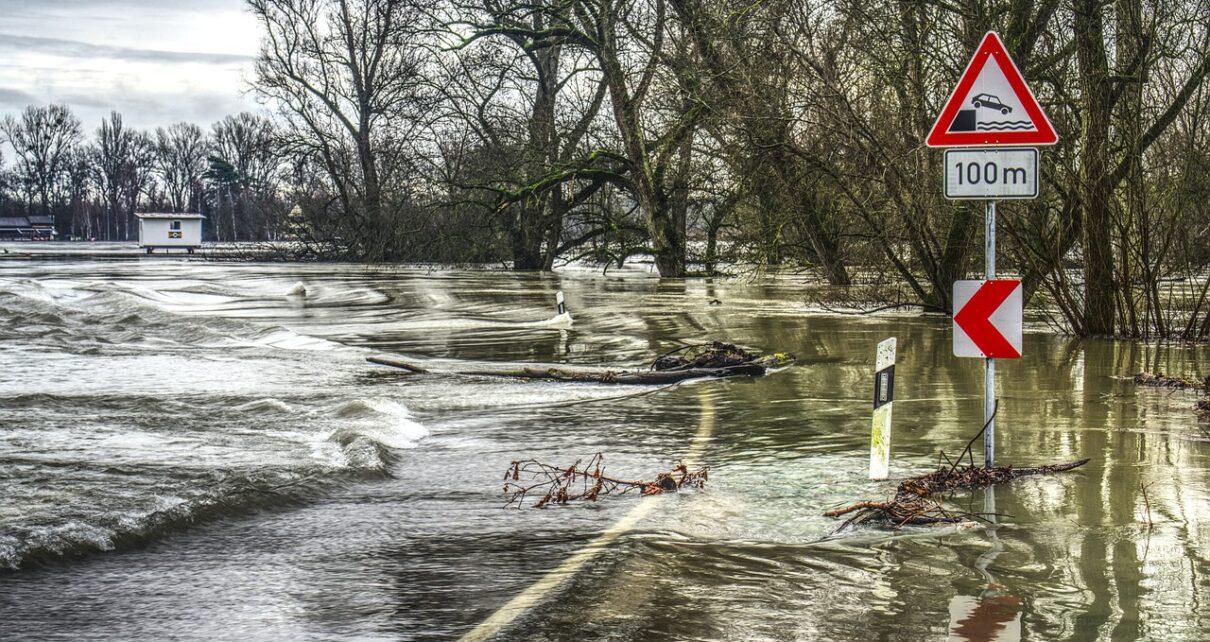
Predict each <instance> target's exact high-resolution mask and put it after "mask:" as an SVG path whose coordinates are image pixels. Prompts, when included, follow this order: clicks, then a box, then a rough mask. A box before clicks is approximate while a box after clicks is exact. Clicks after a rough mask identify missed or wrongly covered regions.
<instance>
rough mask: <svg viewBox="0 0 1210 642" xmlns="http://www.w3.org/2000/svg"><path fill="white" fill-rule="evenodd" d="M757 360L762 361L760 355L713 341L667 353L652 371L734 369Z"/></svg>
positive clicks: (652, 365) (654, 364)
mask: <svg viewBox="0 0 1210 642" xmlns="http://www.w3.org/2000/svg"><path fill="white" fill-rule="evenodd" d="M757 359H760V355H759V354H756V353H754V352H748V351H747V350H744V349H743V348H741V347H739V346H737V345H735V344H733V343H723V342H722V341H711V342H710V343H705V344H699V345H688V346H683V347H680V348H677V349H676V350H672V351H670V352H665V353H664V354H662V355H660V357H659V358H658V359H656V360H655V361H654V362H653V363H652V364H651V369H652V370H656V371H658V372H669V371H675V370H693V369H697V368H732V367H735V366H739V365H743V364H746V363H753V362H755V361H756V360H757Z"/></svg>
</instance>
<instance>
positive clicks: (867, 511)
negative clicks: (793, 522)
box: [824, 404, 1089, 532]
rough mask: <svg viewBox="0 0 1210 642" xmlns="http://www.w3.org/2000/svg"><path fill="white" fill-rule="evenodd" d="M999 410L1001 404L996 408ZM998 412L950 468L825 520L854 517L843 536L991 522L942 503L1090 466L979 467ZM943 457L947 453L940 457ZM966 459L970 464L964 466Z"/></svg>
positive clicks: (835, 512)
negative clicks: (980, 448)
mask: <svg viewBox="0 0 1210 642" xmlns="http://www.w3.org/2000/svg"><path fill="white" fill-rule="evenodd" d="M996 410H999V404H997V406H996ZM995 417H996V412H995V411H993V412H992V416H991V418H990V419H988V421H987V423H985V424H983V429H982V430H980V431H979V432H977V433H975V436H974V437H971V440H970V441H968V442H966V448H964V449H963V450H962V452H961V453H959V455H958V459H957V461H949V462H947V463H949V466H948V467H946V466H938V468H937V470H934V471H933V472H931V473H926V474H924V475H917V476H916V477H909V478H907V479H905V480H903V481H902V482H900V483H899V486H898V487H896V488H895V495H894V497H892V498H891V499H890V500H888V501H885V502H876V501H863V502H857V503H855V504H851V505H849V506H845V507H843V508H836V509H833V510H830V511H828V512H826V513H824V516H825V517H840V516H842V515H848V514H850V513H854V515H853V516H852V517H850V518H849V519H847V520H846V521H845V522H844V523H843V524H841V525H840V527H839V528H837V529H836V532H840V531H842V530H844V529H845V528H847V527H848V526H851V525H853V524H862V523H873V524H879V525H883V526H891V527H893V528H899V527H901V526H908V525H915V526H920V525H929V524H957V523H960V522H971V521H988V518H989V517H992V515H989V514H985V513H974V512H967V511H954V510H951V509H948V508H946V507H945V505H944V504H943V503H942V499H945V498H947V497H948V495H949V494H952V493H953V492H955V491H959V490H975V489H979V488H986V487H988V486H992V485H994V484H1002V483H1004V482H1009V481H1012V480H1014V479H1017V478H1018V477H1025V476H1027V475H1049V474H1052V473H1060V472H1063V471H1066V470H1071V469H1073V468H1079V467H1080V466H1083V465H1084V464H1087V463H1088V461H1089V460H1087V459H1081V460H1079V461H1073V462H1070V463H1066V464H1052V465H1049V466H1039V467H1037V468H1014V467H1012V466H1011V465H1009V466H976V465H975V456H974V453H973V452H972V451H971V447H972V446H973V445H974V444H975V441H976V440H978V439H979V437H981V436H982V435H983V433H984V432H985V431H986V430H987V427H988V426H989V425H990V424H991V422H992V419H995ZM941 456H942V457H944V456H945V453H941ZM963 459H967V460H968V461H969V462H970V463H969V464H968V465H966V466H961V465H960V464H961V463H962V461H963Z"/></svg>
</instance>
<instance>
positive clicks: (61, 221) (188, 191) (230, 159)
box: [0, 105, 289, 241]
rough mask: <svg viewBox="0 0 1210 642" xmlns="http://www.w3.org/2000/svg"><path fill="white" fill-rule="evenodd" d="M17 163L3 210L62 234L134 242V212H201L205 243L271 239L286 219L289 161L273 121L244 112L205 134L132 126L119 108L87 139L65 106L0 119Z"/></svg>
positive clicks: (3, 186)
mask: <svg viewBox="0 0 1210 642" xmlns="http://www.w3.org/2000/svg"><path fill="white" fill-rule="evenodd" d="M0 139H2V140H3V141H4V142H6V143H8V144H9V150H10V151H11V152H12V153H13V155H14V158H13V162H10V163H7V164H6V165H7V166H6V167H5V169H4V171H3V172H0V216H53V217H54V224H55V234H56V236H57V237H59V238H63V239H70V238H78V239H88V240H105V241H110V240H131V239H134V238H136V237H137V235H138V228H137V224H136V223H135V218H134V214H135V212H144V211H162V212H186V211H188V212H201V213H203V214H205V215H206V216H207V217H208V219H209V224H208V225H207V226H206V237H207V239H209V240H221V241H234V240H269V239H273V238H275V237H276V236H277V235H278V234H279V233H280V229H281V224H282V222H283V220H285V217H284V213H285V211H286V208H287V207H288V203H289V200H288V198H287V196H288V191H285V190H284V189H283V188H284V187H285V185H286V184H285V183H284V182H283V178H284V171H285V167H286V166H285V165H283V161H284V160H285V158H284V157H283V156H281V155H280V154H279V153H278V147H277V145H276V142H275V132H274V129H273V125H272V124H271V123H270V122H269V120H268V119H266V118H264V117H262V116H256V115H253V114H249V113H241V114H237V115H234V116H228V117H226V118H224V119H222V120H220V121H219V122H217V123H214V125H213V126H211V128H210V129H209V130H208V131H203V130H202V129H201V128H200V127H199V126H197V125H194V124H191V123H178V124H176V125H172V126H170V127H166V128H163V127H162V128H158V129H156V130H155V131H151V132H144V131H137V130H134V129H131V128H130V127H127V126H126V125H125V124H123V122H122V116H121V114H118V113H116V112H114V113H112V114H110V116H109V117H108V118H106V119H105V120H104V121H102V122H101V126H100V127H98V128H97V129H96V130H95V132H94V133H93V135H92V136H91V137H88V136H86V135H85V134H84V128H83V125H82V123H81V122H80V119H79V118H77V117H76V116H75V115H74V114H73V113H72V112H71V110H70V109H68V108H67V107H65V106H62V105H48V106H30V107H27V108H26V109H25V110H24V111H22V112H21V113H20V114H18V115H16V116H11V115H10V116H7V117H5V118H4V119H3V121H0Z"/></svg>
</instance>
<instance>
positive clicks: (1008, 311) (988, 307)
mask: <svg viewBox="0 0 1210 642" xmlns="http://www.w3.org/2000/svg"><path fill="white" fill-rule="evenodd" d="M1022 308H1023V299H1022V296H1021V282H1020V281H1018V280H1017V279H993V280H990V281H954V309H955V310H957V313H955V314H954V356H955V357H979V358H987V357H992V358H996V359H1019V358H1020V357H1021V334H1022V333H1021V318H1022V314H1021V312H1022Z"/></svg>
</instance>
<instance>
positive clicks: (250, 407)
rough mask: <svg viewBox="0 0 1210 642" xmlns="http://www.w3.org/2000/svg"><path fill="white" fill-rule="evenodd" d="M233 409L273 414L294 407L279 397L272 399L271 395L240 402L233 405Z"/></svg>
mask: <svg viewBox="0 0 1210 642" xmlns="http://www.w3.org/2000/svg"><path fill="white" fill-rule="evenodd" d="M235 410H238V411H240V412H248V413H255V414H262V413H263V414H275V413H288V412H293V411H294V409H293V408H291V407H290V404H288V403H286V402H284V401H282V400H280V399H274V398H273V397H266V398H264V399H257V400H255V401H249V402H248V403H243V404H240V405H238V406H236V407H235Z"/></svg>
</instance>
